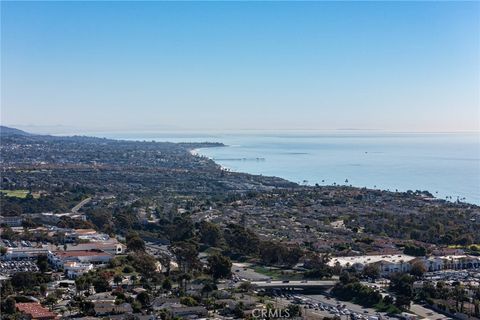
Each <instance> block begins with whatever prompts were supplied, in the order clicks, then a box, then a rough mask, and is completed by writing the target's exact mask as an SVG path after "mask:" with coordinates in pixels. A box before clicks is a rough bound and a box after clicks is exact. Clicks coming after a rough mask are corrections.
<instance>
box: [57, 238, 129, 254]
mask: <svg viewBox="0 0 480 320" xmlns="http://www.w3.org/2000/svg"><path fill="white" fill-rule="evenodd" d="M79 250H101V251H104V252H107V253H109V254H111V255H117V254H123V253H125V246H124V245H123V244H121V243H120V242H118V241H117V239H109V240H106V241H97V242H87V243H79V244H67V250H66V251H79Z"/></svg>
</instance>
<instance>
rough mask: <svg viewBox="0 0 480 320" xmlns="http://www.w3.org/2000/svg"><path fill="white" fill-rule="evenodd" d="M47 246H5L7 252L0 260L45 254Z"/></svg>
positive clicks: (31, 257) (20, 258) (28, 257)
mask: <svg viewBox="0 0 480 320" xmlns="http://www.w3.org/2000/svg"><path fill="white" fill-rule="evenodd" d="M47 254H48V249H47V248H32V247H18V248H11V247H9V248H7V252H6V253H5V254H4V255H3V256H2V257H1V258H0V259H1V260H24V259H36V258H37V257H38V256H46V255H47Z"/></svg>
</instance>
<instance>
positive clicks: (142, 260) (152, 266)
mask: <svg viewBox="0 0 480 320" xmlns="http://www.w3.org/2000/svg"><path fill="white" fill-rule="evenodd" d="M129 257H130V258H131V259H132V260H133V261H132V264H133V267H134V268H135V270H137V271H138V272H139V273H140V274H141V275H142V277H144V278H147V279H151V278H153V276H154V273H155V272H156V271H157V260H155V258H154V257H152V256H151V255H149V254H146V253H136V254H134V255H130V256H129Z"/></svg>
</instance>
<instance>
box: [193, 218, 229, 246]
mask: <svg viewBox="0 0 480 320" xmlns="http://www.w3.org/2000/svg"><path fill="white" fill-rule="evenodd" d="M198 229H199V231H200V241H201V242H202V243H205V244H207V245H209V246H211V247H217V246H219V245H220V243H221V241H222V240H223V237H222V232H221V230H220V228H219V227H218V226H217V225H216V224H214V223H211V222H208V221H202V222H200V224H199V227H198Z"/></svg>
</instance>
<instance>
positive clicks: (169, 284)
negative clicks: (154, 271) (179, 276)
mask: <svg viewBox="0 0 480 320" xmlns="http://www.w3.org/2000/svg"><path fill="white" fill-rule="evenodd" d="M162 288H163V290H166V291H170V290H172V280H170V278H165V280H163V283H162Z"/></svg>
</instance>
